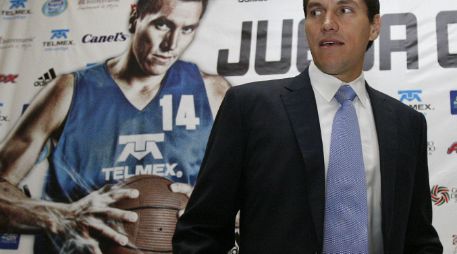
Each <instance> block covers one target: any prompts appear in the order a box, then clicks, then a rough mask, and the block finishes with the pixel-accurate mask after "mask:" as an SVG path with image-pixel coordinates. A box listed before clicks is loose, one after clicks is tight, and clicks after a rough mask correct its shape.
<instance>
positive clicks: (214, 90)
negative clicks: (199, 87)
mask: <svg viewBox="0 0 457 254" xmlns="http://www.w3.org/2000/svg"><path fill="white" fill-rule="evenodd" d="M201 75H202V78H203V82H204V83H205V88H206V94H207V95H208V101H209V106H210V108H211V113H212V114H213V118H215V117H216V114H217V111H218V109H219V106H220V105H221V102H222V99H223V98H224V95H225V92H227V90H228V89H229V88H230V86H231V85H230V83H229V82H228V81H227V80H226V79H225V78H223V77H222V76H219V75H210V74H206V73H203V72H202V73H201Z"/></svg>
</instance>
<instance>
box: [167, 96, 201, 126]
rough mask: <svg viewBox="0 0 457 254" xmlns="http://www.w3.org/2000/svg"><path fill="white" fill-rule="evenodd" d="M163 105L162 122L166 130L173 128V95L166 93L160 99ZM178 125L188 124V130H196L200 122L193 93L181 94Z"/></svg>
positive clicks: (177, 117)
mask: <svg viewBox="0 0 457 254" xmlns="http://www.w3.org/2000/svg"><path fill="white" fill-rule="evenodd" d="M160 106H161V107H162V123H163V130H164V131H172V130H173V97H172V95H164V96H163V97H162V98H161V99H160ZM175 124H176V126H186V130H195V129H197V125H199V124H200V118H198V117H197V116H196V114H195V102H194V96H193V95H181V100H180V101H179V106H178V111H177V113H176V119H175Z"/></svg>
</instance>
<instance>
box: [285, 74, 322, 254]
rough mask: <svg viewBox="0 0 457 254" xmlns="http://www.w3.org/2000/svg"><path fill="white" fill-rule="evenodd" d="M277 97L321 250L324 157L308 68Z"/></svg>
mask: <svg viewBox="0 0 457 254" xmlns="http://www.w3.org/2000/svg"><path fill="white" fill-rule="evenodd" d="M281 99H282V101H283V104H284V106H285V109H286V111H287V113H288V116H289V120H290V122H291V126H292V128H293V130H294V132H295V136H296V139H297V142H298V145H299V147H300V151H301V154H302V156H303V159H304V162H305V168H304V170H305V171H306V185H305V186H306V190H307V194H308V200H309V202H310V204H309V207H310V208H311V214H312V217H313V218H312V219H313V222H314V227H315V231H316V238H317V241H318V242H319V246H320V249H322V241H323V226H324V209H325V171H324V156H323V152H322V139H321V130H320V125H319V116H318V113H317V106H316V100H315V97H314V92H313V90H312V87H311V82H310V80H309V75H308V70H305V71H304V72H303V73H302V74H300V75H299V76H297V77H295V78H294V79H293V81H292V82H291V83H290V84H288V85H287V86H286V89H285V90H284V93H283V94H282V95H281Z"/></svg>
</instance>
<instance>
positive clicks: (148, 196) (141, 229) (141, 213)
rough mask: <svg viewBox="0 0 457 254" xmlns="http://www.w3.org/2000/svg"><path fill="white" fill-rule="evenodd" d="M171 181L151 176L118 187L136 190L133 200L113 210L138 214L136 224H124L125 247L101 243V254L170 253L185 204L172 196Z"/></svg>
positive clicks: (178, 196) (181, 197) (179, 195)
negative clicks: (117, 209)
mask: <svg viewBox="0 0 457 254" xmlns="http://www.w3.org/2000/svg"><path fill="white" fill-rule="evenodd" d="M171 183H172V181H170V180H168V179H166V178H163V177H160V176H154V175H141V176H134V177H131V178H129V179H127V180H126V181H125V182H123V183H120V184H121V185H122V186H123V188H132V189H137V190H138V191H139V192H140V195H139V197H138V198H136V199H123V200H120V201H118V202H117V203H115V204H114V205H113V207H116V208H119V209H123V210H129V211H133V212H136V213H137V214H138V220H137V222H134V223H131V222H125V223H123V226H124V230H125V233H126V234H127V236H128V238H129V243H128V244H127V246H120V245H118V244H116V243H114V242H111V243H109V244H108V243H106V242H105V243H103V242H102V243H101V248H102V251H103V253H112V254H131V253H172V247H171V240H172V237H173V233H174V231H175V228H176V222H177V220H178V211H179V210H181V209H184V208H185V206H186V204H187V200H188V198H187V196H186V195H184V194H182V193H174V192H172V191H171V190H170V188H169V186H170V184H171Z"/></svg>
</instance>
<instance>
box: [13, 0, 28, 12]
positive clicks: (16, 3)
mask: <svg viewBox="0 0 457 254" xmlns="http://www.w3.org/2000/svg"><path fill="white" fill-rule="evenodd" d="M26 2H27V0H10V10H12V9H20V8H25V3H26Z"/></svg>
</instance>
